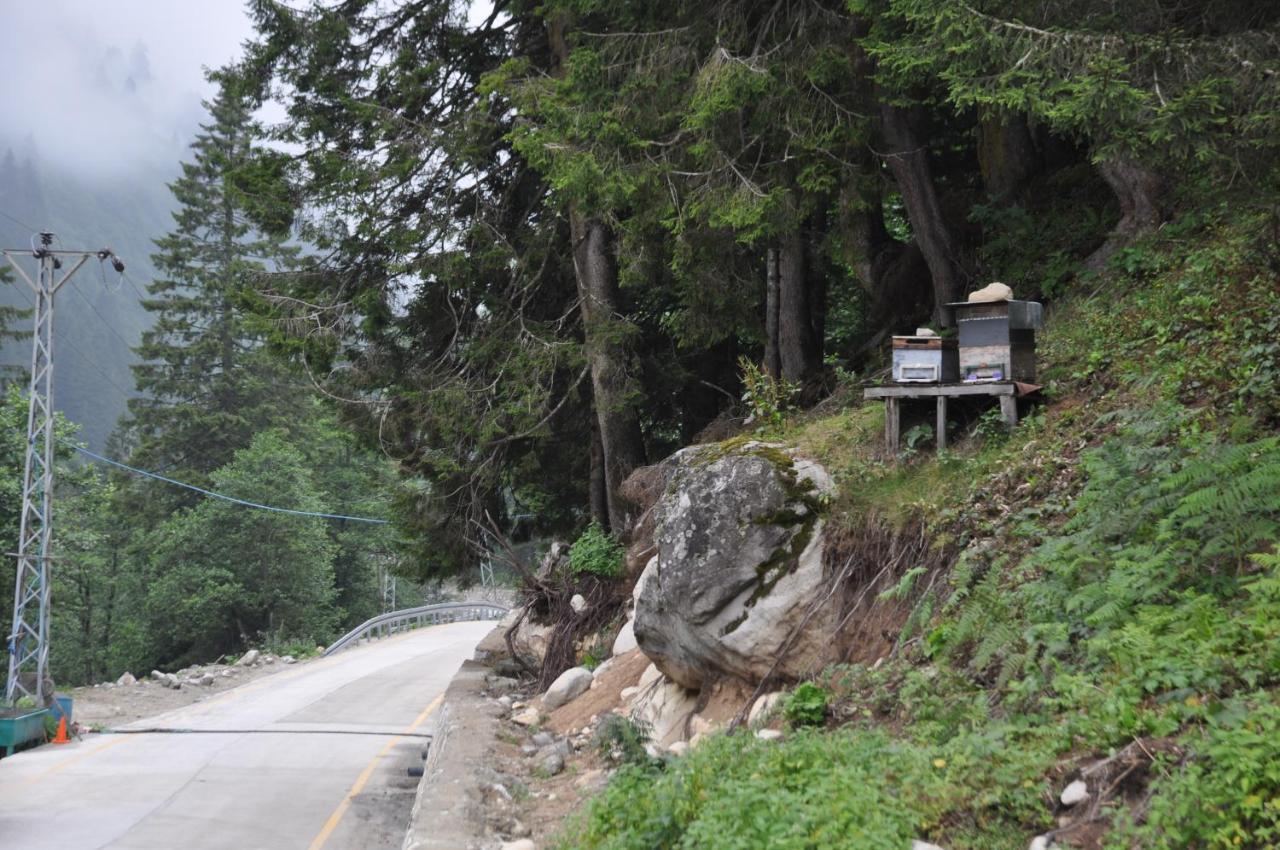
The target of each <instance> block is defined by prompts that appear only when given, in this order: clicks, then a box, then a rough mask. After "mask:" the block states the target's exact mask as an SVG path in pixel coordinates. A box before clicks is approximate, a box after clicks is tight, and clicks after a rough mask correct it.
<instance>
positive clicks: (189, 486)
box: [59, 440, 389, 525]
mask: <svg viewBox="0 0 1280 850" xmlns="http://www.w3.org/2000/svg"><path fill="white" fill-rule="evenodd" d="M59 442H61V443H62V444H63V445H64V446H67V447H68V448H71V449H75V450H76V451H78V452H80V454H82V455H85V456H86V457H91V458H93V459H94V460H96V461H100V462H102V463H107V464H110V465H111V466H115V467H119V468H120V469H124V470H127V471H129V472H132V473H135V474H137V475H142V476H145V477H147V478H154V479H156V480H157V481H163V482H165V483H166V484H172V485H174V486H175V487H184V488H186V489H187V490H194V491H195V492H197V493H201V494H203V495H205V496H209V497H210V498H213V499H222V500H223V501H224V502H231V503H233V504H236V505H244V506H245V507H247V508H257V509H258V510H262V511H274V512H276V513H281V514H292V515H294V516H311V517H319V518H321V519H345V520H351V521H352V522H367V523H371V524H374V525H388V524H389V521H388V520H385V519H371V518H369V517H359V516H346V515H344V514H326V513H321V512H319V511H299V510H294V509H293V508H277V507H274V506H272V505H263V504H260V503H258V502H250V501H247V500H245V499H237V498H236V497H234V496H226V495H223V494H222V493H215V492H213V491H212V490H206V489H204V488H203V487H197V486H195V485H194V484H186V483H184V482H182V481H175V480H174V479H172V478H167V477H165V476H163V475H158V474H156V473H154V472H147V471H146V470H145V469H138V468H137V467H133V466H129V465H128V464H127V463H121V462H120V461H118V460H112V459H111V458H109V457H103V456H102V455H100V454H96V453H94V452H91V451H89V450H88V449H86V448H82V447H81V446H77V445H76V444H75V443H70V442H67V441H66V440H59Z"/></svg>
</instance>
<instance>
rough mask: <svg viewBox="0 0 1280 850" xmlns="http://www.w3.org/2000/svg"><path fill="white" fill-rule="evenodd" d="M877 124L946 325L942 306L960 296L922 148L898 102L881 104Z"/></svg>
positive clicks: (938, 315) (938, 318)
mask: <svg viewBox="0 0 1280 850" xmlns="http://www.w3.org/2000/svg"><path fill="white" fill-rule="evenodd" d="M880 128H881V132H882V134H883V135H884V141H885V144H886V146H887V150H886V151H885V153H884V157H885V159H886V160H887V162H888V164H889V170H890V171H891V172H893V178H894V180H895V181H896V182H897V184H898V189H899V190H900V191H901V192H902V202H903V205H904V206H905V207H906V209H907V218H908V219H909V220H910V221H911V230H912V232H913V233H914V234H915V238H916V244H917V245H919V246H920V252H921V253H922V254H924V260H925V262H926V263H928V265H929V276H930V277H931V278H932V279H933V319H934V321H935V322H937V323H938V324H940V325H950V324H952V317H951V311H950V309H948V308H947V306H946V305H947V304H948V303H949V302H952V301H958V300H959V298H960V273H959V268H958V266H957V263H956V254H955V249H954V242H953V240H952V238H951V230H950V228H948V227H947V222H946V218H945V217H944V216H943V214H942V205H941V204H940V203H939V201H938V192H937V188H936V187H935V186H934V182H933V172H932V170H931V169H930V168H929V156H928V150H927V148H926V147H925V144H924V142H923V141H921V139H920V137H919V136H918V135H917V134H916V132H915V130H914V129H913V128H912V127H911V122H910V120H909V116H908V115H907V112H906V110H904V109H903V108H902V107H900V106H894V105H892V104H889V103H886V102H883V101H882V102H881V104H880Z"/></svg>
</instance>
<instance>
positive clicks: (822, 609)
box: [634, 440, 836, 688]
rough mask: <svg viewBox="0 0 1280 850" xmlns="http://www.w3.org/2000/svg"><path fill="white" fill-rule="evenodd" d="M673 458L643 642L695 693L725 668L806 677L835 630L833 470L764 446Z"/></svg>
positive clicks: (647, 577)
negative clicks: (829, 543) (829, 515)
mask: <svg viewBox="0 0 1280 850" xmlns="http://www.w3.org/2000/svg"><path fill="white" fill-rule="evenodd" d="M674 460H675V462H676V469H675V472H674V474H673V475H672V476H671V480H670V483H669V485H668V487H667V490H666V492H665V493H664V495H663V496H662V498H661V499H660V500H659V501H658V503H657V505H656V506H655V508H654V516H655V531H654V543H655V545H656V547H657V550H658V551H657V555H656V556H655V557H654V558H653V560H651V561H650V563H649V564H648V566H646V567H645V570H644V574H643V575H642V577H641V581H640V586H639V593H638V597H637V601H636V611H635V622H634V630H635V636H636V641H637V642H638V644H639V646H640V649H642V650H643V651H644V653H645V654H646V655H647V656H649V658H650V659H652V660H653V662H654V664H655V665H657V667H658V668H659V669H660V670H661V671H662V672H663V673H665V674H666V675H667V676H668V677H670V678H671V679H672V680H673V681H675V682H677V683H679V684H680V685H682V686H684V687H686V688H699V687H701V685H702V684H703V683H704V682H706V681H712V680H715V679H718V678H721V677H723V676H725V675H729V676H734V677H737V678H739V679H743V680H746V681H748V682H755V681H759V680H760V679H762V678H764V677H765V676H767V675H768V674H769V673H770V672H773V673H776V674H779V675H781V676H783V677H799V676H801V675H803V674H804V673H805V672H806V671H808V670H809V669H811V667H812V666H813V665H814V664H815V663H818V662H819V661H820V660H822V658H823V657H824V656H825V653H826V651H827V649H828V647H829V646H830V644H831V639H832V631H833V629H834V627H835V611H836V606H835V603H834V602H832V601H831V600H830V597H833V596H834V594H829V593H828V590H829V587H828V581H827V577H826V576H825V575H824V569H823V558H822V554H823V543H822V507H823V502H824V498H825V496H826V495H827V494H828V493H830V492H831V490H832V489H833V487H832V482H831V477H830V475H828V474H827V472H826V470H824V469H823V468H822V467H821V466H819V465H817V464H816V463H813V462H812V461H807V460H803V459H798V458H796V457H795V456H794V454H793V452H791V451H789V450H788V449H786V448H785V447H782V446H778V445H774V444H768V443H761V442H756V441H745V442H744V441H740V440H739V441H729V442H727V443H720V444H716V445H712V446H702V447H696V448H693V449H685V450H683V451H681V452H679V453H678V454H677V455H675V456H674ZM802 622H803V627H802V626H801V624H802ZM793 635H794V637H793ZM775 663H776V665H777V666H776V668H775V667H774V665H775Z"/></svg>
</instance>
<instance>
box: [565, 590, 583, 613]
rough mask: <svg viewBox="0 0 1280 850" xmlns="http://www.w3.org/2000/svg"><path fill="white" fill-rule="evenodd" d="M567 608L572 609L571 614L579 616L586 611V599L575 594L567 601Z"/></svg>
mask: <svg viewBox="0 0 1280 850" xmlns="http://www.w3.org/2000/svg"><path fill="white" fill-rule="evenodd" d="M569 607H570V608H572V609H573V613H575V614H581V613H582V612H583V611H585V610H587V598H586V597H585V596H583V595H582V594H581V593H575V594H573V598H572V599H570V600H569Z"/></svg>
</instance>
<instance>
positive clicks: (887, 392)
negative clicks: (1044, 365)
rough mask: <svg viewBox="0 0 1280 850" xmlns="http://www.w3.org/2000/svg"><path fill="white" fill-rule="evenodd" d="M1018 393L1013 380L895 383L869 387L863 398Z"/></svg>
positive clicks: (1009, 394) (864, 391) (950, 396)
mask: <svg viewBox="0 0 1280 850" xmlns="http://www.w3.org/2000/svg"><path fill="white" fill-rule="evenodd" d="M1016 393H1017V387H1016V386H1015V385H1014V383H1013V382H1012V381H1000V382H994V383H990V384H894V385H892V386H881V387H867V388H866V389H864V390H863V391H862V397H863V398H937V397H938V396H947V397H949V398H954V397H957V396H966V395H986V396H1005V395H1008V396H1011V395H1014V394H1016Z"/></svg>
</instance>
